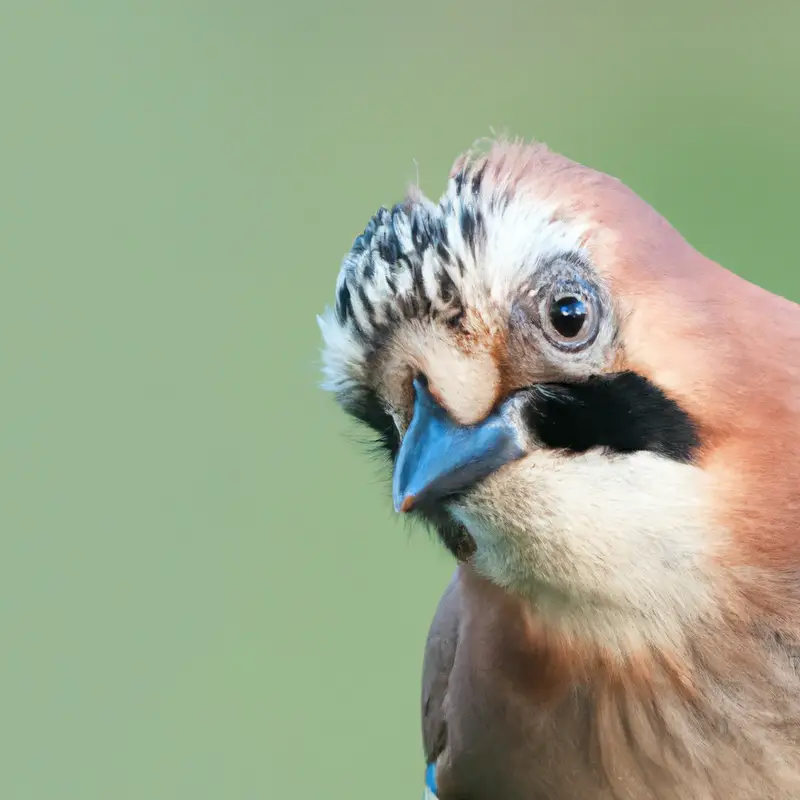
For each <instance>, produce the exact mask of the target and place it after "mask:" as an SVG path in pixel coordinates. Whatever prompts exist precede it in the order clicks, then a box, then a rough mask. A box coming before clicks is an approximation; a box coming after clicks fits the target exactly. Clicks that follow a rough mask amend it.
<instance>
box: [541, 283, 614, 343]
mask: <svg viewBox="0 0 800 800" xmlns="http://www.w3.org/2000/svg"><path fill="white" fill-rule="evenodd" d="M599 316H600V315H599V309H598V303H597V296H596V294H595V292H593V291H592V289H591V288H590V287H589V286H587V285H585V284H584V283H583V281H564V282H559V283H557V284H556V285H555V286H553V287H552V289H551V291H550V292H549V293H548V294H547V295H546V297H545V300H544V303H543V306H542V309H541V320H542V330H543V332H544V335H545V337H546V338H547V340H548V341H549V342H550V343H551V344H552V345H554V346H555V347H558V348H559V349H560V350H567V351H570V352H576V351H579V350H583V349H585V348H586V347H588V346H589V345H590V344H591V343H592V342H593V341H594V340H595V339H596V338H597V331H598V328H599Z"/></svg>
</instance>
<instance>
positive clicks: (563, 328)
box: [550, 294, 589, 339]
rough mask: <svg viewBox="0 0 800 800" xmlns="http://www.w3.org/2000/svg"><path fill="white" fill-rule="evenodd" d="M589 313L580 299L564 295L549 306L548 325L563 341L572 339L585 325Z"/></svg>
mask: <svg viewBox="0 0 800 800" xmlns="http://www.w3.org/2000/svg"><path fill="white" fill-rule="evenodd" d="M588 316H589V311H588V309H587V308H586V303H584V302H583V300H581V299H580V297H573V296H572V295H570V294H568V295H564V297H559V298H556V299H555V300H554V301H553V302H552V303H551V304H550V324H551V325H552V326H553V330H554V331H555V332H556V333H557V334H558V335H559V336H562V337H563V338H564V339H574V338H575V337H576V336H578V334H580V332H581V330H582V329H583V326H584V325H585V324H586V318H587V317H588Z"/></svg>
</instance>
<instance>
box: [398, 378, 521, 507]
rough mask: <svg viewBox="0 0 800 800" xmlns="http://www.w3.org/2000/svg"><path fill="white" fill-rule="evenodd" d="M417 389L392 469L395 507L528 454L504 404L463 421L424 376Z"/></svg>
mask: <svg viewBox="0 0 800 800" xmlns="http://www.w3.org/2000/svg"><path fill="white" fill-rule="evenodd" d="M414 391H415V394H416V397H415V400H414V415H413V417H412V418H411V424H410V425H409V427H408V430H407V431H406V435H405V436H404V437H403V441H402V444H401V445H400V452H399V453H398V454H397V461H396V462H395V467H394V477H393V483H392V494H393V497H394V508H395V511H402V512H406V511H411V510H412V509H413V508H414V507H415V506H417V505H419V504H421V503H422V504H424V503H428V502H431V501H433V500H441V499H443V498H444V497H447V496H449V495H454V494H457V493H459V492H462V491H464V490H465V489H468V488H469V487H471V486H474V485H475V484H476V483H478V481H480V480H482V479H483V478H486V477H487V476H488V475H490V474H491V473H492V472H494V471H495V470H497V469H499V468H500V467H502V466H503V465H504V464H508V463H509V462H510V461H515V460H516V459H518V458H521V457H522V456H523V455H525V450H524V448H523V446H522V442H521V441H520V434H519V431H518V430H517V428H516V427H515V426H514V424H513V422H512V421H511V419H510V418H509V415H508V414H507V413H506V412H505V409H504V408H503V407H501V408H500V409H498V410H496V411H493V412H492V413H491V414H490V415H489V416H488V417H486V419H484V420H483V421H481V422H479V423H478V424H476V425H459V424H458V423H457V422H455V421H454V420H453V419H452V418H451V417H450V415H449V414H448V413H447V412H446V411H445V410H444V409H443V408H442V407H441V406H440V405H439V404H438V403H437V402H436V400H434V398H433V396H432V395H431V393H430V391H428V386H427V382H426V380H425V379H424V378H422V377H417V378H416V379H415V380H414Z"/></svg>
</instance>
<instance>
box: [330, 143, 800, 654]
mask: <svg viewBox="0 0 800 800" xmlns="http://www.w3.org/2000/svg"><path fill="white" fill-rule="evenodd" d="M320 324H321V328H322V332H323V336H324V342H325V348H324V364H325V366H324V371H325V378H326V382H325V385H326V387H327V388H328V389H330V390H332V391H333V392H334V393H335V395H336V397H337V399H338V401H339V403H340V404H341V405H342V407H343V408H344V409H345V410H346V411H347V412H348V413H349V414H351V415H353V416H354V417H356V418H357V419H358V420H360V421H361V422H363V423H365V424H366V425H368V426H370V427H371V428H372V429H373V430H374V431H375V433H376V434H377V435H378V436H379V437H380V439H381V441H382V442H383V443H384V444H385V446H386V450H387V453H388V454H389V455H390V457H391V460H392V465H393V499H394V505H395V508H396V509H397V510H398V511H400V512H410V513H412V514H417V515H421V516H423V517H425V518H426V519H427V520H428V521H429V522H431V523H432V524H433V525H434V526H435V528H436V529H437V530H438V532H439V535H440V537H441V539H442V541H443V542H444V544H445V545H446V546H447V547H448V548H449V549H450V550H451V551H452V552H453V554H454V555H455V556H456V557H457V558H458V559H460V560H469V561H470V563H471V564H472V565H473V567H474V569H475V570H476V571H477V572H478V573H480V574H482V575H483V576H484V577H485V578H488V579H489V580H490V581H491V582H493V583H494V584H497V585H499V586H501V587H503V588H505V589H506V590H508V591H509V592H511V593H514V594H515V595H518V596H521V597H524V598H526V599H527V600H529V601H530V603H531V604H532V606H533V607H535V609H536V611H537V613H538V615H539V616H540V617H541V618H543V619H545V620H548V621H549V622H550V623H551V624H552V625H555V626H557V627H558V628H559V630H561V631H562V632H564V633H566V634H570V635H574V636H575V637H578V638H583V637H589V638H591V639H593V640H595V641H600V642H603V643H604V644H607V645H609V646H610V647H614V648H618V647H622V648H627V647H628V646H629V645H633V646H636V645H637V644H641V643H642V642H643V641H656V640H658V641H665V640H666V641H676V640H677V639H679V638H680V637H681V636H682V631H684V630H685V629H686V626H690V625H691V624H692V623H693V621H694V620H697V619H699V618H702V617H703V616H704V615H709V614H714V613H715V609H716V608H718V607H719V604H720V603H721V602H723V600H722V599H721V596H720V591H719V587H720V586H721V585H722V583H723V582H724V583H726V585H727V584H728V583H729V582H730V581H729V579H730V580H733V579H734V578H735V576H746V575H750V576H752V575H758V574H761V573H762V572H763V573H764V574H770V575H774V573H775V572H776V570H777V571H780V570H782V569H783V568H784V567H787V568H788V567H789V566H790V565H791V567H792V568H794V567H796V565H797V558H796V556H797V551H800V545H796V544H794V539H793V537H792V536H790V533H791V532H792V531H793V525H794V512H795V511H796V508H797V500H798V494H799V492H800V490H798V488H797V487H798V479H800V473H799V472H798V469H797V465H796V462H797V453H800V425H798V412H800V396H799V395H798V393H797V391H796V389H797V387H798V385H799V384H798V380H800V370H799V369H798V365H799V364H800V358H798V356H797V352H798V350H797V347H798V345H799V344H800V315H799V314H798V308H797V306H795V305H794V304H791V303H789V302H788V301H786V300H783V299H781V298H778V297H776V296H774V295H772V294H769V293H768V292H766V291H764V290H762V289H759V288H757V287H755V286H753V285H752V284H750V283H748V282H746V281H744V280H743V279H741V278H738V277H736V276H735V275H733V274H732V273H730V272H728V271H726V270H724V269H723V268H721V267H719V266H718V265H716V264H714V263H713V262H711V261H709V260H707V259H705V258H704V257H702V256H701V255H700V254H699V253H697V252H696V251H695V250H694V249H693V248H692V247H690V245H688V244H687V243H686V241H685V240H684V239H682V238H681V236H680V235H679V234H678V233H677V232H676V231H675V230H674V229H673V228H671V227H670V226H669V224H668V223H667V222H666V221H665V220H664V219H663V218H662V217H660V216H659V215H658V214H657V213H656V212H655V211H653V210H652V209H651V208H650V206H648V205H647V204H646V203H645V202H644V201H642V200H641V199H640V198H638V197H637V196H636V195H635V194H634V193H633V192H632V191H630V190H629V189H627V188H626V187H625V186H624V185H622V184H621V183H619V182H618V181H617V180H615V179H612V178H610V177H608V176H606V175H603V174H600V173H598V172H595V171H593V170H590V169H588V168H585V167H583V166H580V165H578V164H575V163H573V162H571V161H569V160H567V159H565V158H563V157H561V156H559V155H556V154H554V153H552V152H551V151H549V150H548V149H547V148H545V147H544V146H542V145H522V144H515V143H508V142H500V143H496V144H494V145H493V146H492V147H491V148H490V149H489V151H488V152H486V153H483V154H469V155H466V156H463V157H461V158H460V159H459V160H458V161H457V162H456V164H455V165H454V167H453V170H452V172H451V176H450V181H449V184H448V187H447V191H446V193H445V194H444V196H443V197H442V199H441V200H440V201H439V202H438V204H435V203H433V202H431V201H430V200H428V199H426V198H425V197H424V196H422V195H421V194H420V193H419V192H412V193H411V194H410V195H409V197H408V198H407V199H406V200H405V202H403V203H400V204H398V205H396V206H394V208H392V209H390V210H389V209H385V208H384V209H381V210H380V211H379V212H378V213H377V214H376V215H375V216H374V217H373V218H372V219H371V220H370V222H369V224H368V225H367V227H366V230H365V231H364V233H363V234H362V235H361V236H359V237H358V238H357V239H356V240H355V242H354V244H353V246H352V249H351V250H350V252H349V253H348V254H347V256H346V257H345V259H344V262H343V265H342V268H341V272H340V274H339V278H338V282H337V286H336V298H335V304H334V306H333V308H332V309H329V310H328V311H327V312H326V313H325V314H324V315H323V317H322V318H321V320H320ZM722 576H725V580H724V581H723V577H722ZM731 576H734V577H733V578H732V577H731ZM756 583H757V582H756ZM729 600H730V598H729V597H728V601H727V602H729Z"/></svg>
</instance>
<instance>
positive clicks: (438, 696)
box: [422, 571, 461, 764]
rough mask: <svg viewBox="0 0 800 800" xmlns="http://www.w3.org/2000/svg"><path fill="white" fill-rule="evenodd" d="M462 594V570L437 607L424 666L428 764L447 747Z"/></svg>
mask: <svg viewBox="0 0 800 800" xmlns="http://www.w3.org/2000/svg"><path fill="white" fill-rule="evenodd" d="M460 611H461V595H460V589H459V583H458V572H457V571H456V573H455V574H454V575H453V577H452V579H451V580H450V583H449V584H448V585H447V588H446V589H445V590H444V594H443V595H442V599H441V600H440V601H439V605H438V607H437V609H436V614H435V615H434V617H433V622H432V623H431V627H430V630H429V631H428V640H427V642H426V643H425V658H424V661H423V665H422V743H423V746H424V748H425V759H426V763H428V764H430V763H431V762H433V761H436V759H437V758H438V757H439V755H440V754H441V752H442V750H444V747H445V743H446V741H447V725H446V722H445V714H444V702H445V696H446V694H447V684H448V681H449V680H450V671H451V670H452V668H453V661H454V660H455V655H456V644H457V642H458V626H459V615H460Z"/></svg>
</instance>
